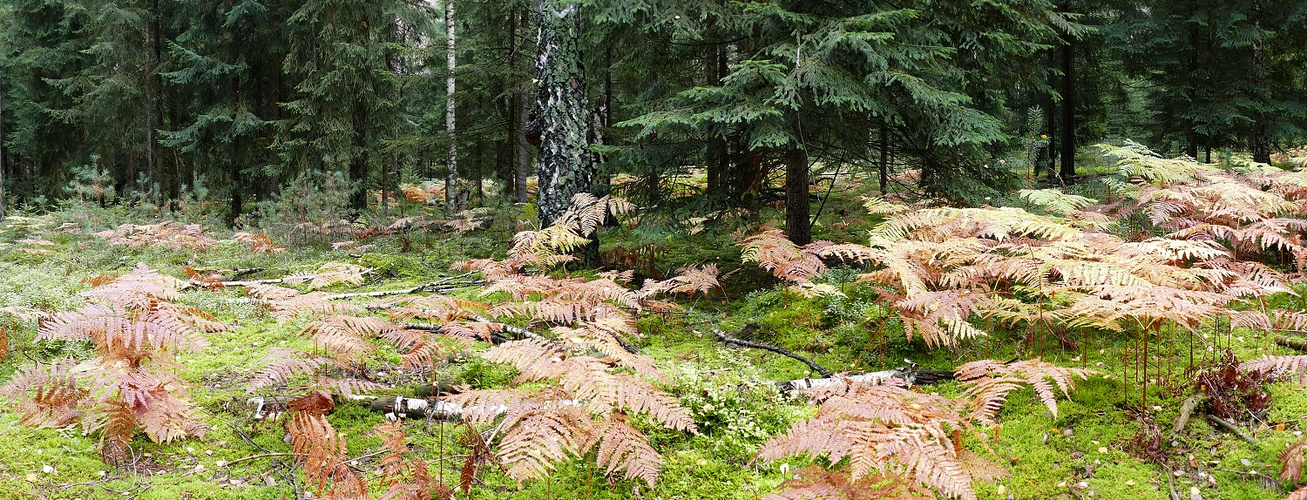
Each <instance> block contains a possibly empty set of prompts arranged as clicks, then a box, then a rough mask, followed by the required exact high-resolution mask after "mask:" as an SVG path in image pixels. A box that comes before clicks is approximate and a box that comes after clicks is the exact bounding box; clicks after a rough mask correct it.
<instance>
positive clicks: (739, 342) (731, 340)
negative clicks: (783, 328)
mask: <svg viewBox="0 0 1307 500" xmlns="http://www.w3.org/2000/svg"><path fill="white" fill-rule="evenodd" d="M713 335H716V336H717V339H718V340H721V341H722V343H724V344H726V345H728V346H737V347H749V348H752V349H762V350H764V351H771V352H774V353H776V354H780V355H782V356H785V357H788V358H791V359H796V360H799V361H801V362H803V364H805V365H808V367H809V368H812V370H813V371H815V372H817V373H819V374H821V378H830V377H831V376H832V375H834V373H832V372H831V371H830V370H827V369H825V368H822V367H821V365H819V364H817V363H816V362H815V361H813V360H811V359H808V358H805V357H803V356H800V355H798V354H795V353H793V352H790V351H788V350H785V349H781V348H779V347H776V346H774V345H769V344H763V343H761V342H750V341H748V340H743V339H737V338H735V337H730V336H727V335H726V334H725V333H722V331H721V330H713Z"/></svg>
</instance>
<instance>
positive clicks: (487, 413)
mask: <svg viewBox="0 0 1307 500" xmlns="http://www.w3.org/2000/svg"><path fill="white" fill-rule="evenodd" d="M529 397H530V395H529V394H527V393H526V392H524V391H521V390H517V389H487V390H479V391H464V392H461V393H459V394H451V395H448V396H445V401H448V402H450V403H453V404H455V405H458V407H459V408H460V412H461V414H462V416H463V419H464V420H466V421H468V422H470V423H474V424H485V423H489V422H493V421H494V420H495V419H496V418H498V417H499V416H500V415H503V414H504V413H506V412H507V411H508V409H509V408H510V407H515V406H517V405H519V404H520V403H522V402H523V401H526V400H528V399H529Z"/></svg>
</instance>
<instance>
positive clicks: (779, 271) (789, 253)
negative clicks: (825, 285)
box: [740, 228, 831, 283]
mask: <svg viewBox="0 0 1307 500" xmlns="http://www.w3.org/2000/svg"><path fill="white" fill-rule="evenodd" d="M830 244H831V243H830V242H815V243H811V244H808V245H805V246H803V247H802V248H800V247H799V246H797V245H795V244H794V243H792V242H790V240H789V238H787V237H786V236H785V233H784V232H782V231H781V230H780V229H774V228H771V229H765V230H763V231H762V232H760V233H758V234H755V235H753V236H750V237H748V238H745V240H744V241H743V242H741V243H740V247H741V248H742V249H743V253H742V254H741V256H740V258H741V260H744V261H745V262H757V263H758V265H759V266H760V267H762V268H763V269H766V270H768V271H771V272H772V274H773V275H775V276H776V277H777V278H780V279H783V280H786V281H793V282H796V283H803V282H806V281H809V280H811V279H812V278H815V277H817V276H818V275H820V274H821V273H823V272H826V264H824V263H823V262H822V261H821V257H820V252H821V251H822V249H824V248H825V247H826V246H829V245H830Z"/></svg>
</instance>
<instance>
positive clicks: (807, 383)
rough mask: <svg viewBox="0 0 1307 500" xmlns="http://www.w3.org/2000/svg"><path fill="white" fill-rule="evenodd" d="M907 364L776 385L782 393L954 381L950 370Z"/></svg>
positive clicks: (790, 381)
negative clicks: (900, 382)
mask: <svg viewBox="0 0 1307 500" xmlns="http://www.w3.org/2000/svg"><path fill="white" fill-rule="evenodd" d="M904 361H906V362H907V363H908V366H907V367H906V368H895V369H893V370H882V371H878V372H867V373H859V374H856V375H843V376H834V377H826V378H817V379H811V378H802V379H797V380H789V381H785V382H778V383H777V384H776V385H777V386H778V387H780V388H781V391H782V392H787V393H789V392H795V391H806V390H808V389H814V388H819V387H839V386H843V385H845V384H848V383H850V382H855V383H861V384H870V385H881V384H884V383H886V382H888V381H889V379H899V380H903V381H904V382H907V383H908V385H931V384H938V383H941V382H945V381H949V380H953V379H954V375H953V372H952V371H950V370H921V369H918V368H917V364H916V363H913V362H912V361H911V360H906V359H905V360H904Z"/></svg>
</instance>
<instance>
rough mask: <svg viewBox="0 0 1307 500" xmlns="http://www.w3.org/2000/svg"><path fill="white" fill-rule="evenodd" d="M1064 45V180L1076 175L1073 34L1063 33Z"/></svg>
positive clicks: (1062, 169)
mask: <svg viewBox="0 0 1307 500" xmlns="http://www.w3.org/2000/svg"><path fill="white" fill-rule="evenodd" d="M1063 37H1064V45H1062V141H1061V144H1060V146H1061V147H1062V168H1061V170H1060V171H1059V172H1058V173H1059V175H1061V177H1062V182H1072V181H1073V180H1074V179H1075V176H1076V99H1075V97H1076V73H1075V71H1076V49H1075V45H1074V44H1073V43H1072V41H1071V36H1070V35H1068V34H1065V33H1064V34H1063Z"/></svg>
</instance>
